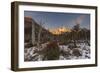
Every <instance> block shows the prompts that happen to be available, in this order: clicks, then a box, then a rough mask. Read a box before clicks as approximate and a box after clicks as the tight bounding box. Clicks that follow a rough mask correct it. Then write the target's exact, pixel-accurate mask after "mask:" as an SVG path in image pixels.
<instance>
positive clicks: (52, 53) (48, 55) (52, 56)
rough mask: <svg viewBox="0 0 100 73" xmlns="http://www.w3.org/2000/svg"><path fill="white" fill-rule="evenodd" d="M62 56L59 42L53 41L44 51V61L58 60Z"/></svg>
mask: <svg viewBox="0 0 100 73" xmlns="http://www.w3.org/2000/svg"><path fill="white" fill-rule="evenodd" d="M59 56H60V48H59V46H58V44H57V42H55V41H53V42H50V43H49V44H47V46H46V47H45V51H44V60H45V59H47V60H58V59H59Z"/></svg>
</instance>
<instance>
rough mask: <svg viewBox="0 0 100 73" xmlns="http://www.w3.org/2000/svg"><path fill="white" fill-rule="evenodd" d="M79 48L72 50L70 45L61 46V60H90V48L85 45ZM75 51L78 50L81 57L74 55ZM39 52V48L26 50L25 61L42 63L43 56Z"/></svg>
mask: <svg viewBox="0 0 100 73" xmlns="http://www.w3.org/2000/svg"><path fill="white" fill-rule="evenodd" d="M44 46H45V45H44ZM44 46H43V47H44ZM77 46H79V47H78V48H73V49H70V48H68V45H60V46H59V47H60V51H62V52H61V55H60V57H59V60H72V59H90V46H88V45H86V44H85V43H81V44H77ZM74 50H78V51H79V55H77V53H76V55H75V54H73V51H74ZM37 51H39V48H36V47H30V48H25V50H24V59H25V61H41V60H42V59H43V55H42V54H39V53H38V52H37Z"/></svg>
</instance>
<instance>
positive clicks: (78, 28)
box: [72, 24, 80, 47]
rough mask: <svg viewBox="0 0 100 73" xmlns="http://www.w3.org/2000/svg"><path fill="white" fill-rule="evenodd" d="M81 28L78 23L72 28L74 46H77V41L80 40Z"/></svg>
mask: <svg viewBox="0 0 100 73" xmlns="http://www.w3.org/2000/svg"><path fill="white" fill-rule="evenodd" d="M79 30H80V24H76V25H75V26H74V27H73V29H72V40H73V41H74V47H77V45H76V41H77V40H78V35H79Z"/></svg>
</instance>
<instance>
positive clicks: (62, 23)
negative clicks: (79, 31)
mask: <svg viewBox="0 0 100 73" xmlns="http://www.w3.org/2000/svg"><path fill="white" fill-rule="evenodd" d="M24 16H29V17H32V18H33V19H34V20H35V21H36V22H37V23H42V24H43V25H42V26H43V27H45V28H46V29H55V28H59V27H66V28H70V29H71V28H73V26H74V25H76V23H79V24H80V27H81V28H87V29H90V14H83V13H82V14H81V13H60V12H39V11H24Z"/></svg>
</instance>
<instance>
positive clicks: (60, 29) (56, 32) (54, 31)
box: [49, 27, 71, 35]
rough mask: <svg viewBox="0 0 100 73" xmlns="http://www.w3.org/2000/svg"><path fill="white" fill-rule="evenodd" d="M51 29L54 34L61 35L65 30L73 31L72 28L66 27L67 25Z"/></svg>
mask: <svg viewBox="0 0 100 73" xmlns="http://www.w3.org/2000/svg"><path fill="white" fill-rule="evenodd" d="M49 31H50V32H51V33H52V34H54V35H60V34H62V33H65V32H71V29H69V28H66V27H60V28H56V29H50V30H49Z"/></svg>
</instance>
